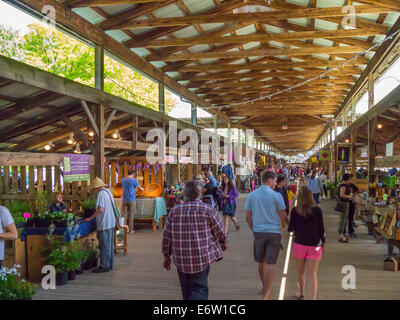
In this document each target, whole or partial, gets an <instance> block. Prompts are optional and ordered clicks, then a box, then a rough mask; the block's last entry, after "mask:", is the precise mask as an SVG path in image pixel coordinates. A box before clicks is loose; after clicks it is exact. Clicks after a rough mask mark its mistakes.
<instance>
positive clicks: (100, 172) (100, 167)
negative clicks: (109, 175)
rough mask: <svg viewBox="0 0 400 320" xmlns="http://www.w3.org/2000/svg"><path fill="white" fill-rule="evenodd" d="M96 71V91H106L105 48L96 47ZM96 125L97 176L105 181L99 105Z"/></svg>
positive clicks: (101, 117) (102, 119) (102, 108)
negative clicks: (97, 131)
mask: <svg viewBox="0 0 400 320" xmlns="http://www.w3.org/2000/svg"><path fill="white" fill-rule="evenodd" d="M94 52H95V59H94V60H95V67H94V68H95V69H94V78H95V81H94V86H95V88H96V89H99V90H101V91H104V47H102V46H99V45H95V47H94ZM96 109H97V110H96V125H97V128H98V129H99V134H98V135H96V136H95V138H94V144H95V152H94V153H95V155H94V162H95V176H96V177H99V178H101V179H102V180H103V181H104V177H105V172H104V105H98V107H97V108H96Z"/></svg>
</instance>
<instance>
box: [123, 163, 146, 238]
mask: <svg viewBox="0 0 400 320" xmlns="http://www.w3.org/2000/svg"><path fill="white" fill-rule="evenodd" d="M134 173H135V171H133V169H129V170H128V176H127V177H126V178H123V179H122V180H121V184H122V190H123V191H122V215H123V216H124V218H125V221H127V220H129V230H130V231H129V233H130V234H133V233H134V231H133V226H134V219H135V218H134V216H135V212H136V188H139V190H142V191H143V190H144V188H143V187H141V186H140V185H139V182H138V181H137V180H136V179H135V178H133V174H134Z"/></svg>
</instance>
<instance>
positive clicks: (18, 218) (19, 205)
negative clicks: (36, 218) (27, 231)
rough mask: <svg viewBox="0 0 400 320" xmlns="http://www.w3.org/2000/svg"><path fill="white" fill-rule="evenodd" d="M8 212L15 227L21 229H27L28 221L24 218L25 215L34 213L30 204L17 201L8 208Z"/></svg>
mask: <svg viewBox="0 0 400 320" xmlns="http://www.w3.org/2000/svg"><path fill="white" fill-rule="evenodd" d="M8 210H9V211H10V213H11V215H12V217H13V220H14V223H15V226H16V227H17V229H19V228H23V227H25V225H26V219H25V218H24V213H26V212H27V213H30V212H32V207H31V205H30V204H29V203H26V202H22V201H21V200H17V201H14V202H13V203H11V204H10V205H9V206H8Z"/></svg>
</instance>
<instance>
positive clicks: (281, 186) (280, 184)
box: [275, 175, 290, 215]
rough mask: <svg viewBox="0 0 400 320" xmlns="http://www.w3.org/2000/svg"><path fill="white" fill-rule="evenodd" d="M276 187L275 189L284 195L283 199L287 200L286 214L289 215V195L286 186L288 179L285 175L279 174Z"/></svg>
mask: <svg viewBox="0 0 400 320" xmlns="http://www.w3.org/2000/svg"><path fill="white" fill-rule="evenodd" d="M276 183H277V184H276V187H275V191H276V192H279V193H280V194H281V195H282V197H283V201H284V202H285V206H286V209H285V211H286V214H287V215H289V208H290V207H289V197H288V192H287V187H286V179H285V175H279V176H278V178H277V180H276Z"/></svg>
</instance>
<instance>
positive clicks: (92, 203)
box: [82, 198, 96, 218]
mask: <svg viewBox="0 0 400 320" xmlns="http://www.w3.org/2000/svg"><path fill="white" fill-rule="evenodd" d="M82 209H83V213H84V215H83V217H84V218H88V217H90V216H91V215H92V214H94V213H95V212H96V199H93V198H89V199H86V200H85V201H84V202H83V203H82Z"/></svg>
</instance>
